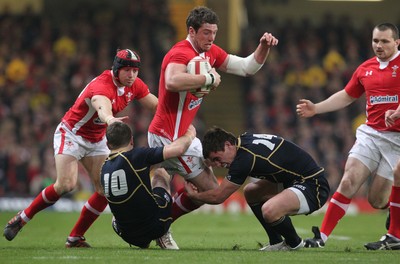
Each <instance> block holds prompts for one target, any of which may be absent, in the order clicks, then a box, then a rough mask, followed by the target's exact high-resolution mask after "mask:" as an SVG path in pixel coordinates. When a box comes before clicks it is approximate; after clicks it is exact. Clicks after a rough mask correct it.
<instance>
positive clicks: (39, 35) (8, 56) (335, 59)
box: [0, 1, 398, 197]
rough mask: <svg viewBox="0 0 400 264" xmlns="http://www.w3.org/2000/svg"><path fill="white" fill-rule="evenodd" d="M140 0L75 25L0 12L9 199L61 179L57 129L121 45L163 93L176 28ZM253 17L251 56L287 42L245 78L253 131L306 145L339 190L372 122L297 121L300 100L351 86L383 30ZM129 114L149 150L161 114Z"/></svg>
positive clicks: (342, 118) (0, 109)
mask: <svg viewBox="0 0 400 264" xmlns="http://www.w3.org/2000/svg"><path fill="white" fill-rule="evenodd" d="M131 2H132V4H131V5H129V6H127V7H125V8H124V9H123V10H121V11H120V12H118V13H117V12H113V11H112V10H110V9H104V8H101V9H98V10H96V9H94V8H91V9H90V11H89V9H85V8H79V9H77V10H75V12H74V15H73V18H71V16H65V17H52V16H49V15H46V16H45V15H41V14H34V13H32V12H31V11H30V9H29V8H27V10H26V12H25V13H24V14H21V15H14V14H10V13H7V12H5V13H2V14H0V196H11V197H13V196H33V195H36V194H37V193H38V192H39V191H40V190H41V189H42V188H43V187H44V186H46V185H48V184H49V183H52V182H54V180H55V169H54V155H53V133H54V130H55V128H56V126H57V124H58V123H59V122H60V119H61V117H62V116H63V115H64V113H65V112H66V111H67V110H68V108H69V107H70V106H71V105H72V104H73V102H74V101H75V99H76V97H77V96H78V95H79V93H80V92H81V91H82V89H83V88H84V87H85V85H86V84H87V83H88V82H89V81H90V80H92V79H93V78H94V77H96V76H97V75H99V74H100V73H101V72H102V71H104V70H106V69H110V67H111V65H112V60H113V58H114V55H115V52H116V49H117V48H131V49H133V50H136V51H138V53H139V55H140V56H141V58H142V68H141V69H140V73H139V77H140V78H142V79H143V80H144V81H145V82H146V83H147V84H148V85H149V88H150V90H151V92H152V93H154V94H155V95H157V85H158V78H159V71H160V64H161V60H162V58H163V56H164V54H165V53H166V52H167V50H168V49H169V48H170V47H171V45H172V44H174V42H175V40H176V39H175V29H174V27H173V26H172V24H171V23H170V21H169V14H168V8H166V7H163V5H165V3H164V2H165V1H140V3H138V2H137V1H131ZM161 12H164V13H161ZM249 12H251V11H249ZM249 17H251V18H252V19H251V20H249V25H248V28H246V29H244V31H243V34H242V39H243V43H242V51H241V52H240V53H241V54H242V55H247V54H249V52H250V51H252V50H254V48H255V45H257V44H258V38H259V36H260V35H261V33H263V32H264V31H265V30H267V31H269V32H272V33H273V34H274V35H275V36H276V37H277V38H278V39H279V45H278V47H277V48H275V49H273V51H272V52H271V54H270V57H269V58H268V62H267V63H266V64H265V66H264V67H263V68H262V70H261V71H260V72H259V73H257V74H256V75H255V76H254V77H251V78H243V81H242V84H241V85H242V87H243V88H242V90H243V98H244V100H243V104H246V105H248V106H249V107H246V109H247V110H246V111H247V113H246V117H247V118H246V120H244V121H243V122H245V127H246V129H247V131H251V132H257V133H272V134H277V135H281V136H283V137H285V138H287V139H291V140H293V141H294V142H296V143H297V144H299V145H300V146H302V147H303V148H305V149H306V150H307V151H308V152H310V153H311V154H312V155H313V157H314V158H315V159H316V160H317V161H318V162H319V163H320V164H321V166H324V167H325V169H326V171H327V175H328V180H329V182H330V184H331V190H332V191H334V190H335V189H336V187H337V184H338V183H339V181H340V179H341V176H342V172H343V166H344V162H345V160H346V158H347V154H348V151H349V149H350V148H351V146H352V145H353V143H354V139H355V137H354V133H355V128H356V127H357V126H358V125H359V124H360V123H362V122H364V120H365V116H364V112H365V101H364V100H363V99H360V100H358V101H357V103H355V104H353V105H351V106H349V107H347V108H346V109H343V110H341V111H338V112H334V113H330V114H324V115H320V116H316V117H314V118H310V119H300V118H298V117H297V116H296V112H295V108H296V104H297V101H298V100H299V99H300V98H307V99H310V100H312V101H314V102H319V101H321V100H323V99H325V98H327V97H328V96H329V95H331V94H333V93H334V92H336V91H338V90H341V89H343V87H344V86H345V84H346V83H347V81H348V80H349V78H350V77H351V74H352V73H353V71H354V70H355V68H356V67H357V66H358V65H359V64H360V63H361V62H362V61H364V60H365V59H367V58H369V57H371V56H373V54H372V50H371V31H372V28H373V26H374V24H372V23H371V22H370V21H365V23H364V25H362V26H361V27H357V28H356V27H355V26H354V25H353V23H352V21H351V20H350V18H348V17H334V16H331V15H329V14H326V15H325V16H324V20H323V21H321V22H320V23H319V24H318V26H315V25H312V24H311V23H310V21H308V20H307V19H306V18H305V19H304V20H303V21H302V22H301V23H298V22H296V23H294V21H290V20H288V21H284V22H280V23H278V22H277V21H276V20H275V19H274V17H272V16H270V17H264V18H257V17H256V16H255V15H251V14H249ZM71 19H73V23H72V22H71ZM390 22H394V23H396V22H398V21H390ZM216 42H217V43H218V38H217V41H216ZM211 96H212V95H211ZM221 111H224V110H223V109H222V110H221ZM123 114H126V115H129V116H130V122H131V123H132V127H133V128H134V138H135V144H136V145H138V146H145V145H147V127H148V124H149V122H150V120H151V118H152V113H149V112H146V111H145V110H143V109H142V108H140V107H139V106H138V105H137V104H136V103H133V104H132V105H131V106H130V107H128V108H127V109H126V110H125V111H124V113H123ZM196 122H199V123H202V122H203V121H202V120H197V121H196ZM221 176H222V175H221ZM79 177H80V187H79V190H78V191H76V192H74V193H73V194H72V195H79V194H81V193H82V192H85V191H87V192H91V191H92V190H91V184H90V180H89V178H88V177H87V175H86V174H85V172H84V171H83V169H82V171H81V175H80V176H79ZM359 195H360V196H362V195H365V191H364V190H360V194H359Z"/></svg>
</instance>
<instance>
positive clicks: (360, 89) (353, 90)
mask: <svg viewBox="0 0 400 264" xmlns="http://www.w3.org/2000/svg"><path fill="white" fill-rule="evenodd" d="M360 72H361V67H358V68H357V69H356V71H355V72H354V73H353V75H352V76H351V79H350V81H349V82H348V83H347V85H346V86H345V87H344V89H345V91H346V92H347V94H348V95H350V96H351V97H353V98H359V97H361V95H363V94H364V92H365V89H364V86H363V85H362V83H361V82H360V78H359V75H360Z"/></svg>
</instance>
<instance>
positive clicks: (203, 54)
mask: <svg viewBox="0 0 400 264" xmlns="http://www.w3.org/2000/svg"><path fill="white" fill-rule="evenodd" d="M186 40H187V41H189V43H190V45H192V48H193V49H194V50H195V51H196V52H197V53H199V51H198V50H197V49H196V48H195V47H194V45H193V43H192V42H191V41H190V38H189V35H188V36H187V37H186ZM199 56H200V57H202V58H205V56H206V54H205V52H202V53H199Z"/></svg>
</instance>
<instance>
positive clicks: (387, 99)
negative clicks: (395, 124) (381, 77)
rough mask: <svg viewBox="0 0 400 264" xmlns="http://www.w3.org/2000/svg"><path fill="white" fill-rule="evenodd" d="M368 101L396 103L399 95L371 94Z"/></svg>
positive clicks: (373, 102)
mask: <svg viewBox="0 0 400 264" xmlns="http://www.w3.org/2000/svg"><path fill="white" fill-rule="evenodd" d="M369 102H370V104H371V105H374V104H390V103H398V102H399V96H398V95H397V94H396V95H384V96H371V97H370V98H369Z"/></svg>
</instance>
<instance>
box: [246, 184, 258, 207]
mask: <svg viewBox="0 0 400 264" xmlns="http://www.w3.org/2000/svg"><path fill="white" fill-rule="evenodd" d="M255 189H256V187H255V185H254V184H253V183H249V184H247V185H246V186H244V188H243V195H244V198H245V199H246V201H247V203H250V204H251V203H255V202H258V201H257V197H256V195H255V193H256V192H255Z"/></svg>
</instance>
